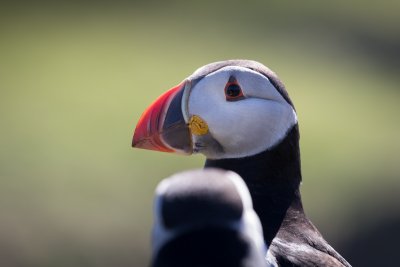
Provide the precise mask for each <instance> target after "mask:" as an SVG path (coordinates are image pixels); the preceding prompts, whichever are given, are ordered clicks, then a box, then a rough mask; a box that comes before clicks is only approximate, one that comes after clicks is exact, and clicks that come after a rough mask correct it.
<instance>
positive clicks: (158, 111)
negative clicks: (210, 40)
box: [132, 60, 297, 159]
mask: <svg viewBox="0 0 400 267" xmlns="http://www.w3.org/2000/svg"><path fill="white" fill-rule="evenodd" d="M296 124H297V116H296V112H295V108H294V106H293V104H292V102H291V100H290V98H289V96H288V94H287V92H286V90H285V88H284V85H283V84H282V82H281V81H280V80H279V78H278V77H277V76H276V74H275V73H274V72H272V71H271V70H270V69H268V68H267V67H265V66H264V65H262V64H261V63H258V62H255V61H250V60H228V61H221V62H215V63H211V64H208V65H206V66H203V67H201V68H199V69H198V70H196V71H195V72H194V73H193V74H192V75H190V76H189V77H188V78H186V79H185V80H183V81H182V82H181V83H180V84H179V85H177V86H176V87H174V88H172V89H170V90H169V91H167V92H166V93H164V94H163V95H161V96H160V97H159V98H158V99H157V100H156V101H155V102H154V103H153V104H151V105H150V106H149V107H148V108H147V109H146V111H145V112H144V113H143V115H142V116H141V118H140V119H139V122H138V124H137V126H136V129H135V133H134V136H133V142H132V146H133V147H137V148H144V149H151V150H158V151H164V152H172V153H182V154H192V153H202V154H204V155H205V156H206V157H207V158H208V159H222V158H242V157H247V156H252V155H255V154H258V153H260V152H262V151H265V150H267V149H270V148H272V147H274V146H275V145H276V144H278V143H279V142H280V141H281V140H282V139H283V138H284V137H285V136H286V134H287V133H288V131H289V130H290V129H291V128H292V127H293V126H294V125H296Z"/></svg>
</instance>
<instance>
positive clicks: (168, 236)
mask: <svg viewBox="0 0 400 267" xmlns="http://www.w3.org/2000/svg"><path fill="white" fill-rule="evenodd" d="M154 213H155V214H154V215H155V216H154V218H155V222H154V227H153V262H152V266H153V267H188V266H191V267H197V266H198V267H200V266H202V267H223V266H226V267H263V266H265V267H267V266H272V265H269V264H267V262H266V260H265V253H266V246H265V244H264V240H263V235H262V227H261V223H260V220H259V218H258V217H257V215H256V213H255V211H254V210H253V207H252V202H251V197H250V193H249V191H248V189H247V187H246V185H245V183H244V182H243V180H242V179H241V178H240V177H239V176H238V175H237V174H236V173H234V172H231V171H223V170H218V169H212V168H209V169H204V170H194V171H186V172H182V173H178V174H175V175H173V176H172V177H169V178H167V179H164V180H163V181H161V183H160V184H159V186H158V187H157V189H156V198H155V208H154Z"/></svg>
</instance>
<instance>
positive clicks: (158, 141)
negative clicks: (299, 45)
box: [132, 60, 350, 266]
mask: <svg viewBox="0 0 400 267" xmlns="http://www.w3.org/2000/svg"><path fill="white" fill-rule="evenodd" d="M132 145H133V146H134V147H138V148H144V149H152V150H157V151H164V152H171V153H181V154H192V153H202V154H204V155H205V156H206V158H207V159H206V164H205V167H206V168H208V167H213V168H220V169H225V170H230V171H234V172H236V173H238V174H239V175H240V176H241V177H242V178H243V179H244V181H245V183H246V185H247V187H248V188H249V191H250V194H251V197H252V200H253V204H254V209H255V211H256V213H257V214H258V216H259V218H260V220H261V223H262V228H263V233H264V239H265V242H266V244H267V245H268V246H269V249H270V252H271V254H272V255H273V256H274V257H275V259H276V261H277V263H278V266H350V264H349V263H347V262H346V260H345V259H343V258H342V257H341V256H340V255H339V254H338V253H337V252H336V251H335V250H334V249H333V248H332V247H331V246H330V245H329V244H328V243H327V242H326V241H325V240H324V239H323V238H322V236H321V234H320V233H319V232H318V230H317V229H316V228H315V226H314V225H313V224H312V223H311V222H310V221H309V220H308V219H307V217H306V215H305V213H304V210H303V206H302V202H301V197H300V191H299V187H300V182H301V180H302V177H301V166H300V149H299V130H298V122H297V115H296V111H295V108H294V105H293V103H292V101H291V99H290V98H289V95H288V93H287V91H286V89H285V87H284V85H283V83H282V82H281V81H280V80H279V78H278V77H277V75H276V74H275V73H274V72H272V71H271V70H270V69H268V68H267V67H265V66H264V65H262V64H261V63H258V62H255V61H249V60H228V61H221V62H216V63H211V64H208V65H206V66H204V67H201V68H200V69H198V70H196V71H195V72H194V73H193V74H192V75H191V76H189V77H188V78H186V79H185V80H184V81H183V82H182V83H180V84H179V85H178V86H176V87H174V88H172V89H170V90H169V91H167V92H166V93H165V94H163V95H162V96H160V97H159V98H158V99H157V100H156V101H155V102H154V103H153V104H152V105H150V107H149V108H148V109H147V110H146V111H145V112H144V113H143V115H142V117H141V118H140V119H139V122H138V125H137V126H136V129H135V133H134V137H133V143H132Z"/></svg>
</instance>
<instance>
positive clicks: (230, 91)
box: [225, 77, 244, 101]
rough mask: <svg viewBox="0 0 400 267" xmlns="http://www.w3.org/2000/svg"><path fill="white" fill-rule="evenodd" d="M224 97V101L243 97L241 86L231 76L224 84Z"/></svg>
mask: <svg viewBox="0 0 400 267" xmlns="http://www.w3.org/2000/svg"><path fill="white" fill-rule="evenodd" d="M225 98H226V101H237V100H240V99H243V98H244V95H243V92H242V88H241V87H240V85H239V84H238V82H237V81H236V79H235V78H233V77H230V78H229V81H228V82H227V84H226V85H225Z"/></svg>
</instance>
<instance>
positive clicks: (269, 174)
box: [205, 125, 304, 245]
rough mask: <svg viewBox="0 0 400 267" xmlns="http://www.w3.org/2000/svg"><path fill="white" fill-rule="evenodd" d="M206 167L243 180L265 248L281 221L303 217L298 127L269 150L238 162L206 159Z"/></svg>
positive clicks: (236, 160) (235, 160) (237, 160)
mask: <svg viewBox="0 0 400 267" xmlns="http://www.w3.org/2000/svg"><path fill="white" fill-rule="evenodd" d="M205 167H215V168H222V169H226V170H231V171H234V172H236V173H238V174H239V175H240V176H242V178H243V179H244V181H245V182H246V184H247V186H248V187H249V190H250V193H251V196H252V199H253V203H254V209H255V211H256V212H257V214H258V216H259V217H260V220H261V223H262V225H263V231H264V238H265V241H266V243H267V244H268V245H269V244H270V243H271V241H272V239H273V238H274V237H275V235H276V234H277V232H278V230H279V229H280V227H281V224H282V222H283V221H284V220H285V221H287V220H290V219H292V220H293V219H294V220H296V218H297V217H298V216H300V217H304V212H303V207H302V203H301V198H300V192H299V186H300V182H301V168H300V149H299V131H298V126H297V125H295V126H294V127H293V128H292V129H291V130H290V131H289V132H288V134H287V136H286V137H285V138H284V139H283V140H282V141H281V142H280V143H279V144H278V145H276V146H274V147H273V148H271V149H268V150H266V151H264V152H261V153H260V154H257V155H254V156H250V157H246V158H240V159H220V160H210V159H207V161H206V164H205ZM301 219H303V218H301Z"/></svg>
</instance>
